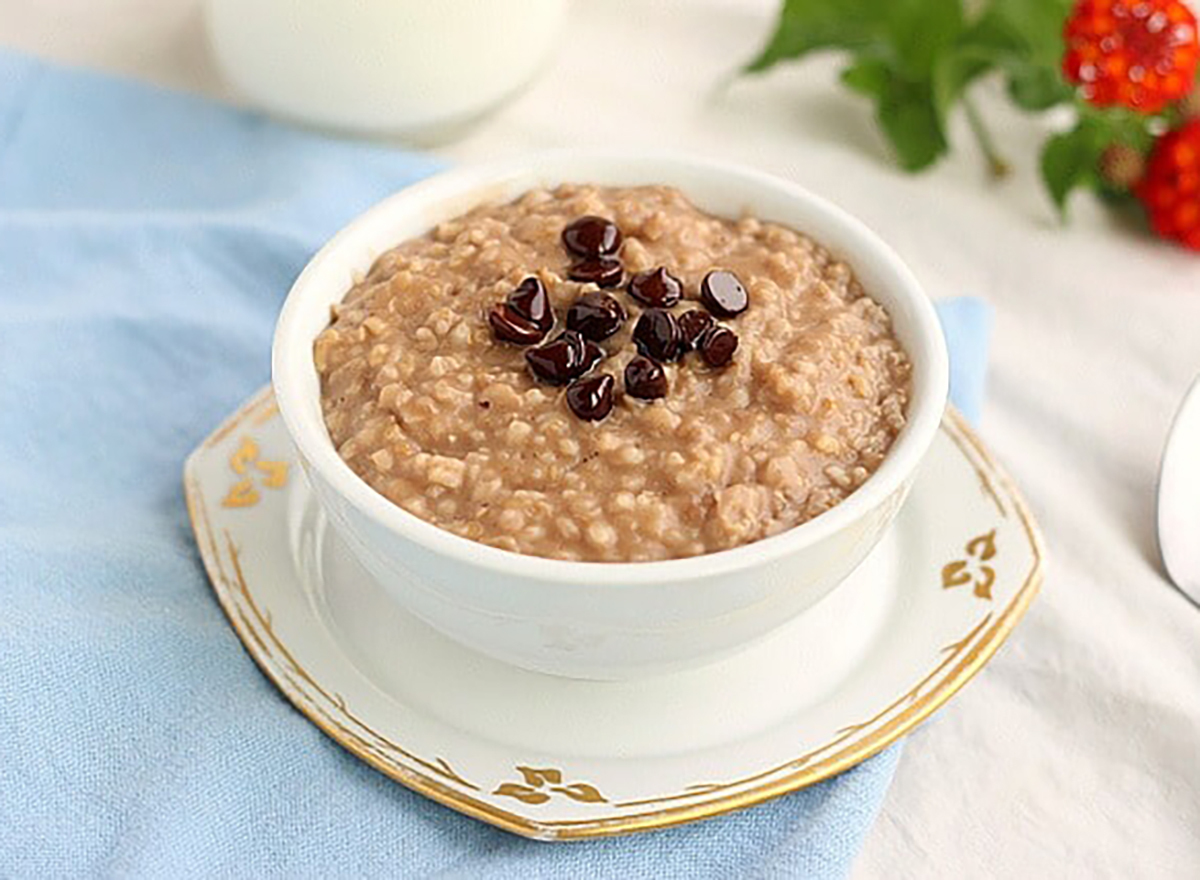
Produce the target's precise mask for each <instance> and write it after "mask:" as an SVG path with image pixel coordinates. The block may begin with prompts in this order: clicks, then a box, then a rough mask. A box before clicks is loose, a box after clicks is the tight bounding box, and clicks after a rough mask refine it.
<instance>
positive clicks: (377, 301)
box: [313, 185, 911, 562]
mask: <svg viewBox="0 0 1200 880" xmlns="http://www.w3.org/2000/svg"><path fill="white" fill-rule="evenodd" d="M313 356H314V359H315V363H316V367H317V370H318V373H319V375H320V379H321V406H322V411H323V414H324V418H325V423H326V427H327V428H328V431H329V434H330V437H331V438H332V440H333V443H334V445H335V446H336V447H337V450H338V452H339V454H340V455H341V457H342V458H343V459H344V460H345V461H346V462H347V464H348V465H349V466H350V467H351V468H352V469H353V470H354V471H355V472H356V473H357V474H358V475H359V476H360V477H362V478H363V479H364V480H365V481H366V482H367V483H368V484H369V485H371V486H372V487H373V488H374V489H375V490H376V491H378V492H379V493H380V494H382V495H384V496H385V497H387V498H388V499H390V500H391V501H393V502H394V503H396V504H398V505H399V506H400V507H402V508H404V509H405V510H407V511H409V512H411V513H413V514H415V515H417V516H419V517H421V518H423V519H425V520H427V521H429V522H431V523H433V524H434V525H437V526H439V527H441V528H443V529H446V530H447V531H450V532H453V533H455V534H458V535H461V536H463V537H466V538H470V539H472V540H476V541H480V542H483V543H485V544H490V545H492V546H495V547H499V548H502V549H506V550H512V551H515V552H519V553H524V554H530V555H534V556H543V557H550V558H557V559H567V560H583V561H613V562H615V561H621V562H634V561H645V560H655V559H672V558H680V557H688V556H696V555H699V554H703V553H711V552H715V551H718V550H725V549H729V548H732V547H736V546H739V545H742V544H746V543H750V542H752V541H756V540H759V539H761V538H765V537H768V536H770V535H774V534H777V533H779V532H781V531H784V530H786V529H789V528H792V527H794V526H796V525H799V524H800V523H803V522H805V521H807V520H809V519H811V518H813V517H814V516H817V515H818V514H820V513H822V512H823V511H825V510H827V509H829V508H830V507H832V506H834V505H835V504H837V503H838V502H839V501H841V500H842V499H844V498H845V497H847V496H848V495H849V494H851V493H852V492H853V491H854V490H855V489H856V488H858V487H859V486H860V485H861V484H862V483H863V482H864V481H865V480H866V479H867V478H868V477H869V476H870V475H871V473H873V472H874V471H875V470H876V468H878V466H879V464H880V463H881V462H882V461H883V459H884V457H885V456H886V455H887V452H888V450H889V448H890V447H891V445H892V443H893V441H894V440H895V438H896V436H897V434H898V433H899V432H900V430H901V429H902V428H903V426H904V424H905V420H906V411H907V407H908V397H909V393H910V384H911V382H910V378H911V376H910V374H911V364H910V361H909V359H908V356H907V354H906V353H905V351H904V350H903V348H902V347H901V345H900V343H899V342H898V341H897V340H896V338H895V336H894V334H893V332H892V329H891V322H890V320H889V317H888V315H887V313H886V311H885V310H884V309H883V307H882V306H880V305H879V304H878V303H876V302H875V301H874V300H873V299H871V298H870V296H869V295H867V293H866V292H864V291H863V289H862V288H861V286H860V285H859V283H858V281H857V280H856V279H855V278H854V275H853V273H852V271H851V269H850V267H848V266H847V265H846V264H845V263H842V262H840V261H839V260H837V259H836V258H835V257H834V256H833V255H831V254H830V253H828V252H827V251H826V250H825V249H824V248H823V247H821V245H820V244H818V243H817V242H814V241H813V240H811V239H809V238H808V237H806V236H804V235H803V234H801V233H799V232H795V231H793V230H791V229H788V228H785V227H783V226H780V225H776V224H772V223H767V222H762V221H759V220H757V219H754V218H753V217H743V218H741V219H739V220H728V219H722V218H719V217H714V216H712V215H709V214H706V213H704V212H703V211H701V210H699V209H698V208H696V207H695V206H693V205H692V204H691V203H690V202H689V201H688V200H687V199H686V198H685V197H684V196H683V195H682V194H681V193H680V192H679V191H678V190H675V189H673V188H669V187H661V186H643V187H597V186H587V185H563V186H560V187H557V188H556V189H553V190H546V189H537V190H533V191H531V192H528V193H526V194H525V195H524V196H522V197H520V198H519V199H517V200H516V201H514V202H511V203H509V204H504V205H485V206H481V207H478V208H476V209H474V210H472V211H470V212H469V213H467V214H465V215H463V216H461V217H459V218H457V219H454V220H451V221H449V222H446V223H443V224H441V225H439V226H438V227H436V228H435V229H433V230H431V231H430V232H429V233H428V234H426V235H424V236H422V237H420V238H415V239H412V240H410V241H406V242H403V243H401V244H399V245H398V246H397V247H395V248H393V249H392V250H389V251H387V252H386V253H384V254H383V255H382V256H380V257H379V258H378V259H377V260H376V261H375V263H374V265H373V266H372V267H371V269H370V271H369V272H368V274H367V276H366V277H365V278H363V279H362V280H361V281H360V282H358V283H357V284H355V285H354V286H353V288H352V289H351V290H350V291H349V292H348V293H347V294H346V296H345V298H344V300H343V301H342V302H341V303H340V304H339V305H337V306H335V308H334V314H333V319H332V321H331V323H330V325H329V327H328V328H326V329H325V330H324V331H323V332H322V333H321V334H320V335H319V336H318V337H317V339H316V342H315V344H314V351H313Z"/></svg>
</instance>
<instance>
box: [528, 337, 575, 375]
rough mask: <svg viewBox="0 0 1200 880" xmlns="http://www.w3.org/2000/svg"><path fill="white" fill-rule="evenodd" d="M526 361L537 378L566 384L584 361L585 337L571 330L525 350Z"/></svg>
mask: <svg viewBox="0 0 1200 880" xmlns="http://www.w3.org/2000/svg"><path fill="white" fill-rule="evenodd" d="M525 362H526V363H528V364H529V369H530V370H531V371H532V372H533V375H535V376H536V377H537V378H539V379H541V380H542V381H543V382H549V383H551V384H553V385H566V384H567V383H568V382H570V381H571V380H572V379H574V378H575V377H576V376H577V375H579V372H578V371H579V367H580V364H581V363H582V362H583V337H582V336H580V335H579V334H578V333H575V332H573V331H571V330H568V331H566V332H565V333H563V334H561V335H560V336H558V337H557V338H555V339H553V340H551V341H550V342H547V343H546V344H545V345H539V346H538V347H537V348H531V349H529V351H527V352H525Z"/></svg>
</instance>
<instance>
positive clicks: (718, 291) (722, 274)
mask: <svg viewBox="0 0 1200 880" xmlns="http://www.w3.org/2000/svg"><path fill="white" fill-rule="evenodd" d="M700 301H701V302H703V303H704V304H705V305H706V306H708V310H709V311H710V312H712V313H713V314H714V315H719V316H720V317H723V318H732V317H733V316H734V315H740V314H741V313H742V312H744V311H746V307H747V306H748V305H750V295H749V294H748V293H746V288H744V287H742V282H741V281H739V280H738V277H737V276H736V275H734V274H733V273H732V272H726V271H725V270H724V269H717V270H716V271H714V272H709V273H708V274H707V275H705V276H704V281H702V282H701V283H700Z"/></svg>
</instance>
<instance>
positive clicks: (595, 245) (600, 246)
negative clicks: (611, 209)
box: [562, 215, 621, 257]
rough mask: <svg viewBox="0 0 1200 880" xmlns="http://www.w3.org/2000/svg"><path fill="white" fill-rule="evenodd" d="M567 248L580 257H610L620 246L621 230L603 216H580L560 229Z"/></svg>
mask: <svg viewBox="0 0 1200 880" xmlns="http://www.w3.org/2000/svg"><path fill="white" fill-rule="evenodd" d="M562 240H563V244H564V245H566V246H567V250H569V251H570V252H571V253H573V254H576V255H577V256H580V257H610V256H612V255H613V254H615V253H616V252H617V251H618V250H620V248H621V230H620V229H618V228H617V224H616V223H613V222H612V221H611V220H606V219H604V218H603V217H594V216H590V215H589V216H587V217H580V218H579V219H578V220H573V221H571V222H570V223H568V224H567V226H566V228H565V229H564V230H563V231H562Z"/></svg>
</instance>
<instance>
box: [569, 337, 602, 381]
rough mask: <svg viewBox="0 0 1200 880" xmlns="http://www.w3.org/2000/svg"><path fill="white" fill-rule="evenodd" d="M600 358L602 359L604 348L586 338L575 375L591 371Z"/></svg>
mask: <svg viewBox="0 0 1200 880" xmlns="http://www.w3.org/2000/svg"><path fill="white" fill-rule="evenodd" d="M602 360H604V349H602V348H601V347H600V346H598V345H597V344H596V343H594V342H592V340H590V339H588V340H586V341H585V342H584V343H583V358H582V359H581V360H580V362H579V372H578V373H576V374H575V375H577V376H582V375H584V374H585V373H589V372H591V370H592V367H594V366H596V365H597V364H598V363H600V361H602Z"/></svg>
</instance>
